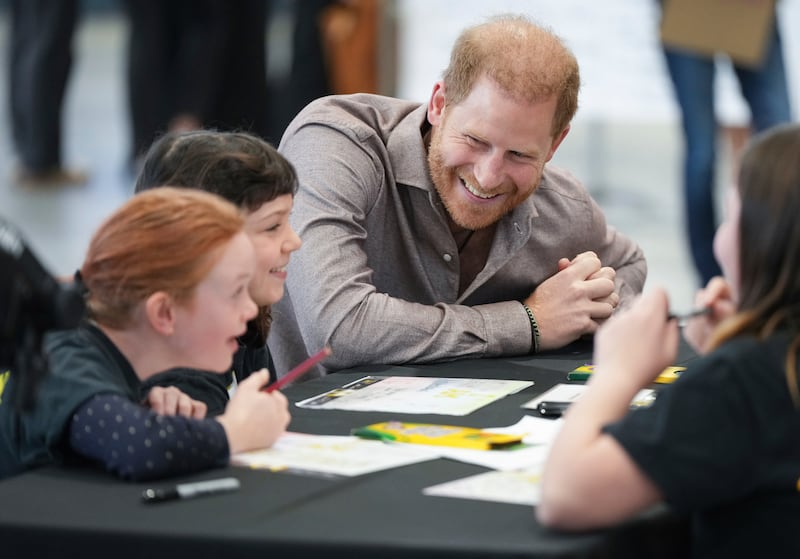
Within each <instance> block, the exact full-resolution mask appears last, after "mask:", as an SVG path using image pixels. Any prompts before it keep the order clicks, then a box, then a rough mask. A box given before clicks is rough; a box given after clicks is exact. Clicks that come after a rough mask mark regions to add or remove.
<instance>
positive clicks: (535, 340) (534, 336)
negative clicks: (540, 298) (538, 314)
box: [522, 303, 539, 353]
mask: <svg viewBox="0 0 800 559" xmlns="http://www.w3.org/2000/svg"><path fill="white" fill-rule="evenodd" d="M522 307H523V308H524V309H525V312H526V313H528V320H530V322H531V353H539V324H538V323H537V322H536V318H535V317H534V316H533V311H532V310H531V308H530V307H529V306H528V305H526V304H525V303H522Z"/></svg>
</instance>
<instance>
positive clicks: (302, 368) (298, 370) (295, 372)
mask: <svg viewBox="0 0 800 559" xmlns="http://www.w3.org/2000/svg"><path fill="white" fill-rule="evenodd" d="M330 354H331V348H329V347H328V346H325V347H323V348H322V349H321V350H319V351H318V352H317V353H315V354H314V355H312V356H311V357H309V358H308V359H306V360H305V361H303V362H302V363H300V364H299V365H298V366H297V367H295V368H294V369H292V370H291V371H289V372H288V373H286V374H285V375H284V376H282V377H281V378H279V379H278V380H276V381H275V382H274V383H272V384H270V385H269V386H267V387H266V388H265V390H266V391H267V392H272V391H274V390H280V389H281V388H283V387H284V386H286V385H287V384H289V383H290V382H292V381H294V380H296V379H297V378H299V377H300V376H301V375H303V374H305V373H306V372H308V371H309V370H310V369H311V367H313V366H314V365H316V364H317V363H319V362H320V361H322V360H323V359H325V358H326V357H327V356H329V355H330Z"/></svg>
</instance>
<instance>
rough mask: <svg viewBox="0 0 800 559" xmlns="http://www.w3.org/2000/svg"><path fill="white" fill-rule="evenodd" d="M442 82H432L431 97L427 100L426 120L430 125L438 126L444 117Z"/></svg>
mask: <svg viewBox="0 0 800 559" xmlns="http://www.w3.org/2000/svg"><path fill="white" fill-rule="evenodd" d="M444 106H445V96H444V82H443V81H441V80H439V81H438V82H436V83H435V84H433V91H432V92H431V98H430V100H429V101H428V122H429V123H430V124H431V126H438V125H439V124H441V122H442V119H443V118H444Z"/></svg>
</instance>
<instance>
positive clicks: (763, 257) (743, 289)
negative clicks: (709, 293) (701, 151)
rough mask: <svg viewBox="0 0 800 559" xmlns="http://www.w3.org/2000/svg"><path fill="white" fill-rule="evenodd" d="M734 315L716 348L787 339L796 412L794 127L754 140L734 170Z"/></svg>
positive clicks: (799, 158)
mask: <svg viewBox="0 0 800 559" xmlns="http://www.w3.org/2000/svg"><path fill="white" fill-rule="evenodd" d="M738 188H739V194H740V196H741V202H742V207H741V215H740V223H739V239H740V241H739V245H740V246H739V262H740V282H739V283H740V285H739V309H738V310H739V312H738V314H737V315H736V316H734V317H733V318H732V319H731V320H730V321H728V322H726V323H724V324H722V325H721V326H720V328H719V329H718V331H717V332H715V337H714V340H713V343H714V345H719V344H720V343H722V342H723V341H724V340H726V339H728V338H731V337H733V336H735V335H738V334H752V335H755V336H758V337H761V338H765V337H767V336H769V335H770V334H772V333H773V332H774V331H776V330H778V329H783V330H787V331H789V332H790V333H791V335H792V336H793V339H792V343H791V345H790V347H789V351H788V353H787V356H786V374H787V379H788V381H789V387H790V389H791V391H792V396H793V397H794V399H795V402H796V403H797V404H798V407H800V386H799V385H800V383H798V380H799V379H798V370H797V355H798V352H800V220H798V219H797V213H795V212H797V211H798V209H800V125H798V124H786V125H782V126H777V127H774V128H772V129H770V130H767V131H766V132H763V133H762V134H760V135H759V136H757V137H755V138H754V139H753V140H752V141H751V143H750V144H749V146H748V147H747V149H746V150H745V152H744V154H743V156H742V160H741V164H740V170H739V180H738Z"/></svg>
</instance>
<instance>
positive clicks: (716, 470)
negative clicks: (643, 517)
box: [536, 125, 800, 558]
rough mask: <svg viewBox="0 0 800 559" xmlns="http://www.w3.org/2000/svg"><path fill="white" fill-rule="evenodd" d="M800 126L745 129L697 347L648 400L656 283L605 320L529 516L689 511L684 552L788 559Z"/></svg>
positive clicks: (594, 523) (670, 329) (669, 334)
mask: <svg viewBox="0 0 800 559" xmlns="http://www.w3.org/2000/svg"><path fill="white" fill-rule="evenodd" d="M798 215H800V126H798V125H788V126H784V127H779V128H775V129H772V130H771V131H768V132H766V133H764V134H763V135H761V136H758V137H757V138H756V139H755V140H754V141H753V143H752V144H751V145H750V146H749V147H748V149H747V150H746V152H745V154H744V156H743V158H742V161H741V167H740V172H739V179H738V185H737V187H736V188H732V189H731V190H730V192H729V193H728V196H727V201H726V217H725V221H724V223H723V224H722V225H721V226H720V228H719V229H718V231H717V235H716V238H715V243H714V251H715V254H716V257H717V259H718V260H719V262H720V264H721V267H722V270H723V273H724V279H723V278H715V279H713V280H711V281H710V282H709V284H708V285H707V287H706V288H705V289H704V290H701V291H700V292H699V293H698V295H697V300H696V302H697V303H698V305H700V306H703V307H707V308H709V309H710V312H709V313H707V314H705V315H704V316H700V317H696V318H693V319H692V320H691V321H690V323H689V324H688V325H687V328H686V330H685V335H686V338H687V339H688V340H689V342H690V343H691V344H692V346H693V347H694V348H695V349H696V350H697V351H698V352H699V353H700V354H701V355H702V357H701V358H699V359H697V360H696V361H694V362H692V364H691V365H690V366H689V368H688V370H687V371H685V372H684V373H683V375H681V378H680V379H678V381H676V382H675V383H674V384H672V385H670V386H667V387H666V388H665V389H664V390H662V391H661V392H660V393H659V395H658V398H657V400H656V401H655V403H654V404H653V405H652V406H651V407H650V408H647V409H641V410H636V411H629V410H628V403H629V402H630V400H631V398H632V396H633V395H634V394H635V393H636V391H637V390H639V389H640V388H642V387H644V386H646V385H648V384H649V383H650V382H651V381H652V380H653V379H654V378H655V377H656V376H657V375H658V373H659V372H660V371H661V370H663V369H664V367H665V366H668V365H670V364H672V363H673V359H674V358H675V355H676V349H677V344H678V336H679V331H678V325H677V324H676V321H675V320H665V319H662V318H659V317H666V316H667V314H668V311H669V309H668V304H667V303H668V302H667V297H666V294H665V293H664V291H663V290H654V291H652V292H650V293H649V294H648V295H645V296H643V297H642V298H641V299H640V300H639V301H638V302H637V303H636V304H635V305H633V307H632V308H631V309H630V310H629V311H627V312H625V313H623V314H621V315H620V316H618V317H615V318H612V319H611V320H609V322H608V323H607V324H606V325H605V326H604V327H603V328H601V329H600V331H599V332H598V334H597V337H596V340H595V355H594V363H595V374H593V375H592V377H591V380H590V381H589V388H588V390H587V392H586V394H585V395H584V396H582V397H581V399H580V400H579V401H578V402H576V403H575V404H574V405H573V406H572V407H571V408H570V410H569V412H568V413H567V415H566V417H565V424H564V428H563V430H562V431H561V433H560V435H559V437H558V439H557V440H556V442H555V444H554V446H553V449H552V452H551V454H550V456H549V459H548V462H547V464H546V467H545V472H544V478H543V482H542V484H543V485H542V500H541V504H540V505H539V506H538V507H537V509H536V515H537V517H538V519H539V521H540V522H542V523H543V524H545V525H548V526H552V527H556V528H560V529H566V530H580V529H589V528H596V527H601V526H607V525H611V524H614V523H618V522H621V521H623V520H625V519H628V518H631V517H633V516H634V515H636V514H637V513H639V512H640V511H643V510H644V509H646V508H648V507H650V506H651V505H654V504H656V503H658V502H660V501H665V502H666V503H668V504H669V505H671V506H672V507H673V508H674V509H675V510H677V511H679V512H685V513H688V514H691V516H692V553H693V556H695V557H704V558H707V557H726V558H727V557H748V556H756V555H757V554H760V553H763V551H764V550H765V546H766V549H769V555H770V556H772V557H800V531H798V529H797V527H798V525H800V390H798V353H799V351H800V220H799V219H798V218H797V216H798Z"/></svg>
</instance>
